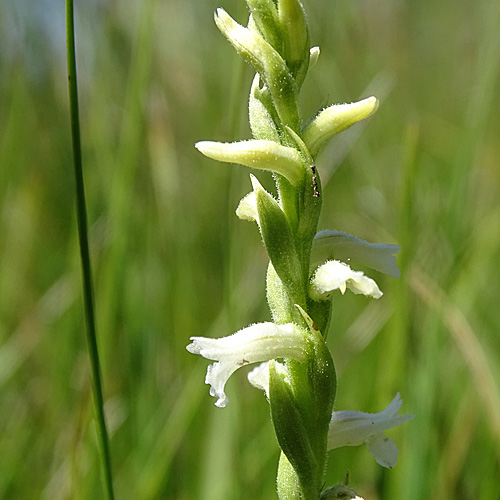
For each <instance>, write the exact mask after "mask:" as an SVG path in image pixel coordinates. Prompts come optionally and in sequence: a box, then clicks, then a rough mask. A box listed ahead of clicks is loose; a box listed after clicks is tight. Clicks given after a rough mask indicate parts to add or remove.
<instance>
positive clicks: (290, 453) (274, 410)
mask: <svg viewBox="0 0 500 500" xmlns="http://www.w3.org/2000/svg"><path fill="white" fill-rule="evenodd" d="M269 402H270V406H271V417H272V420H273V425H274V429H275V432H276V437H277V438H278V442H279V445H280V448H281V449H282V451H283V453H284V454H285V455H286V458H287V459H288V461H289V462H290V464H291V465H292V467H293V469H294V471H295V472H296V474H297V477H298V479H299V483H300V488H301V493H302V497H301V498H311V499H312V498H317V497H318V495H319V488H318V486H320V485H318V478H317V470H318V463H317V461H316V458H315V456H314V451H313V449H312V447H311V443H310V441H309V435H308V432H307V428H306V426H305V425H304V422H303V419H302V415H301V412H300V411H299V409H298V408H297V406H296V403H295V399H294V395H293V393H292V391H291V388H290V386H289V384H288V383H287V382H286V380H285V378H284V375H283V374H282V373H278V371H277V370H276V365H275V362H274V361H270V362H269ZM280 467H282V464H281V461H280ZM280 476H281V481H283V482H284V481H285V479H284V478H283V473H280V472H279V473H278V481H280ZM292 477H293V476H291V474H290V473H288V474H287V479H286V480H287V482H289V481H292ZM295 487H296V485H295ZM278 489H280V488H279V487H278ZM314 495H316V496H314ZM283 498H285V497H283ZM292 498H293V497H292Z"/></svg>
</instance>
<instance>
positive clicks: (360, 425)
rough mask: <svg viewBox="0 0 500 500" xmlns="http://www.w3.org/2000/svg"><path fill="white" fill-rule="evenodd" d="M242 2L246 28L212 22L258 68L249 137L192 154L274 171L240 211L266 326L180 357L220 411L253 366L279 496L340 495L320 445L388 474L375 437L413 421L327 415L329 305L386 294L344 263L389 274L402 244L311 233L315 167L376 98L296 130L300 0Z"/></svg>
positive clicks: (302, 72) (301, 68)
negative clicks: (197, 366) (259, 269)
mask: <svg viewBox="0 0 500 500" xmlns="http://www.w3.org/2000/svg"><path fill="white" fill-rule="evenodd" d="M247 4H248V7H249V10H250V18H249V21H248V25H247V26H246V27H245V26H242V25H240V24H238V23H237V22H236V21H234V20H233V19H232V18H231V17H230V15H229V14H228V13H227V12H226V11H224V10H223V9H220V8H219V9H217V12H216V14H215V22H216V24H217V26H218V28H219V30H220V31H221V32H222V34H223V35H224V36H225V37H226V38H227V39H228V41H229V42H230V43H231V44H232V45H233V46H234V48H235V49H236V51H237V52H238V53H239V54H240V55H241V56H243V58H244V59H245V60H246V61H247V62H248V63H249V64H250V65H251V66H253V68H254V69H255V71H256V74H255V77H254V79H253V82H252V85H251V89H250V98H249V120H250V129H251V132H252V136H253V138H252V139H251V140H246V141H240V142H235V143H221V142H208V141H202V142H198V143H197V144H196V147H197V149H198V150H199V151H200V152H201V153H202V154H204V155H205V156H207V157H209V158H212V159H215V160H218V161H221V162H225V163H236V164H239V165H244V166H247V167H250V168H253V169H255V170H256V171H259V170H266V171H270V172H272V174H273V177H274V179H275V182H276V195H273V194H272V193H269V192H267V191H266V190H265V189H264V188H263V187H262V185H261V184H260V183H259V181H258V180H257V178H256V177H255V176H253V175H252V174H251V175H250V178H251V183H252V188H253V189H252V191H251V192H250V193H249V194H247V195H246V196H245V197H244V198H243V199H242V200H241V201H240V203H239V205H238V208H237V210H236V214H237V215H238V217H240V218H241V219H242V220H247V221H251V222H255V223H256V224H257V226H258V229H259V231H260V233H261V236H262V241H263V243H264V246H265V248H266V250H267V254H268V257H269V265H268V270H267V277H266V292H267V300H268V304H269V308H270V312H271V316H272V322H264V323H258V324H255V325H252V326H250V327H247V328H244V329H242V330H240V331H239V332H237V333H235V334H233V335H231V336H228V337H223V338H220V339H206V338H203V337H192V338H191V340H192V343H191V344H190V345H189V346H188V347H187V349H188V351H189V352H191V353H193V354H200V355H201V356H204V357H205V358H207V359H210V360H212V361H214V364H212V365H210V366H209V368H208V370H207V376H206V379H205V382H206V383H207V384H209V385H210V386H211V388H210V394H211V395H212V396H214V397H216V398H217V401H216V403H215V404H216V406H219V407H224V406H226V404H227V403H228V397H227V396H226V394H225V384H226V382H227V380H228V378H229V377H230V376H231V375H232V374H233V373H234V372H235V371H236V370H238V368H240V367H242V366H245V365H247V364H251V363H259V365H258V366H257V367H255V368H254V369H253V370H252V371H251V372H250V373H249V375H248V378H249V381H250V383H251V384H252V385H254V386H255V387H258V388H260V389H262V390H264V391H265V394H266V397H267V399H268V401H269V404H270V411H271V418H272V421H273V425H274V429H275V432H276V436H277V439H278V443H279V445H280V447H281V450H282V453H281V457H280V460H279V465H278V478H277V489H278V496H279V498H280V499H282V500H285V499H286V500H290V499H297V500H318V499H319V498H320V497H321V498H336V497H335V495H336V494H337V493H338V492H339V491H340V490H342V491H344V490H345V491H347V492H348V493H349V492H353V491H354V490H350V489H349V488H347V486H344V485H337V486H335V487H332V488H328V489H326V490H323V486H324V477H323V475H324V471H325V466H326V460H327V451H328V449H333V448H336V447H338V446H344V445H347V446H348V445H356V444H362V443H365V444H366V445H367V447H368V448H369V450H370V452H371V453H372V454H373V455H374V457H375V458H376V459H377V461H378V462H379V463H380V464H381V465H383V466H384V467H392V466H394V464H395V461H396V459H397V448H396V453H394V448H395V444H394V443H393V442H392V441H390V440H388V439H386V438H385V436H383V435H382V432H383V431H385V430H387V429H389V428H391V427H393V426H395V425H399V424H400V423H403V422H404V421H406V420H409V418H411V417H412V416H408V415H406V416H398V415H396V414H397V411H398V410H399V407H400V406H401V401H400V399H399V395H398V396H397V397H396V399H395V400H394V401H393V402H392V403H391V405H389V407H388V408H387V409H386V410H384V412H381V413H380V414H364V413H361V412H334V411H333V405H334V401H335V395H336V389H337V379H336V374H335V368H334V364H333V360H332V357H331V354H330V351H329V349H328V346H327V344H326V335H327V333H328V328H329V324H330V319H331V311H332V305H331V304H332V300H333V299H334V297H335V296H340V295H341V294H344V293H345V291H346V290H347V289H349V290H350V291H352V292H353V293H355V294H363V295H366V296H368V297H372V298H375V299H378V298H380V297H381V296H382V292H381V291H380V289H379V287H378V285H377V284H376V283H375V281H374V280H372V279H371V278H369V277H367V276H365V275H364V274H363V273H362V272H360V271H357V270H355V269H351V267H350V266H349V265H347V264H345V263H344V262H342V261H343V260H351V258H352V260H353V261H354V262H356V261H358V262H359V263H360V264H362V265H366V266H368V267H371V268H373V269H376V270H377V271H379V272H384V273H386V274H389V275H391V276H396V277H397V276H399V271H398V269H397V266H396V262H395V257H394V254H395V253H397V252H398V251H399V247H398V246H397V245H381V244H371V243H367V242H366V241H364V240H361V239H359V238H356V237H355V236H351V235H349V234H347V233H341V232H338V231H330V230H326V231H319V232H318V227H317V226H318V220H319V215H320V211H321V203H322V198H323V193H322V189H321V180H320V175H319V172H318V169H317V168H316V167H315V165H314V162H315V159H316V157H317V155H318V154H319V152H320V150H321V149H322V147H323V145H324V144H325V143H326V141H328V140H329V139H330V138H331V137H332V136H334V135H335V134H337V133H340V132H342V131H343V130H345V129H346V128H348V127H350V126H352V125H353V124H355V123H356V122H358V121H360V120H363V119H365V118H367V117H369V116H370V115H371V114H373V113H374V112H375V111H376V109H377V107H378V101H377V99H376V98H375V97H368V98H367V99H364V100H362V101H360V102H357V103H352V104H336V105H332V106H330V107H327V108H326V109H324V110H322V111H320V112H318V113H317V114H316V115H315V116H314V117H312V118H311V119H309V120H307V121H306V122H303V120H302V117H301V115H300V109H299V105H298V102H299V100H298V98H299V93H300V89H301V87H302V85H303V83H304V80H305V78H306V75H307V73H308V71H309V70H310V69H311V68H312V67H313V66H314V65H315V63H316V61H317V59H318V57H319V53H320V52H319V49H318V48H317V47H314V48H311V47H310V46H309V30H308V27H307V22H306V17H305V14H304V9H303V6H302V4H301V2H300V1H299V0H247ZM336 290H338V291H340V292H341V293H340V294H338V293H336ZM372 421H373V422H375V424H376V425H375V426H374V427H373V429H374V430H375V431H376V432H374V433H369V429H370V425H367V424H368V423H371V422H372ZM373 429H372V430H373ZM381 436H382V438H381ZM387 443H389V444H387ZM391 443H392V444H391ZM342 488H343V489H342ZM345 491H344V492H345ZM349 495H351V493H349ZM352 495H354V496H351V498H355V494H354V493H352ZM346 498H347V497H346Z"/></svg>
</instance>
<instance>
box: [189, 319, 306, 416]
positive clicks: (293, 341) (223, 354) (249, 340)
mask: <svg viewBox="0 0 500 500" xmlns="http://www.w3.org/2000/svg"><path fill="white" fill-rule="evenodd" d="M191 340H192V341H193V342H192V343H191V344H189V345H188V346H187V347H186V349H187V350H188V351H189V352H191V353H193V354H200V355H201V356H203V357H205V358H207V359H212V360H214V361H216V363H214V364H213V365H211V366H209V367H208V369H207V376H206V378H205V383H207V384H210V385H211V389H210V394H211V395H212V396H214V397H217V398H218V399H217V402H216V403H215V405H216V406H220V407H224V406H226V404H227V397H226V395H225V393H224V386H225V385H226V382H227V380H228V379H229V377H230V376H231V375H232V374H233V373H234V372H235V371H236V370H237V369H238V368H241V367H242V366H244V365H247V364H250V363H258V362H262V361H269V360H270V359H275V358H290V359H294V360H297V361H303V360H304V359H305V357H306V349H307V341H306V332H305V330H303V329H302V328H301V327H299V326H297V325H295V324H293V323H287V324H286V325H276V324H274V323H270V322H268V323H257V324H256V325H252V326H249V327H247V328H244V329H243V330H240V331H238V332H236V333H234V334H233V335H230V336H229V337H223V338H219V339H209V338H205V337H191Z"/></svg>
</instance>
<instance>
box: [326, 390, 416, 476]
mask: <svg viewBox="0 0 500 500" xmlns="http://www.w3.org/2000/svg"><path fill="white" fill-rule="evenodd" d="M402 404H403V401H402V400H401V397H400V395H399V393H398V394H396V397H395V398H394V399H393V400H392V402H391V403H390V404H389V406H388V407H387V408H386V409H385V410H383V411H381V412H380V413H363V412H361V411H334V412H333V414H332V420H331V421H330V429H329V431H328V449H329V450H333V449H335V448H341V447H342V446H358V445H360V444H362V443H365V444H366V447H367V448H368V451H369V452H370V453H371V454H372V455H373V458H375V460H376V461H377V463H378V464H379V465H381V466H382V467H386V468H388V469H392V468H393V467H394V466H395V465H396V462H397V460H398V448H397V446H396V443H395V442H394V441H393V440H392V439H391V438H389V437H387V436H385V435H384V434H383V432H384V431H386V430H388V429H392V428H393V427H396V426H398V425H400V424H402V423H404V422H407V421H408V420H411V419H412V418H413V417H414V415H398V411H399V409H400V408H401V405H402Z"/></svg>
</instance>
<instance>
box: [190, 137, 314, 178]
mask: <svg viewBox="0 0 500 500" xmlns="http://www.w3.org/2000/svg"><path fill="white" fill-rule="evenodd" d="M195 146H196V149H198V151H200V153H202V154H204V155H205V156H207V157H208V158H212V159H214V160H219V161H222V162H226V163H238V164H240V165H245V166H247V167H251V168H256V169H259V170H268V171H271V172H277V173H278V174H281V175H283V176H284V177H285V178H286V179H287V180H289V181H290V183H291V184H293V185H294V186H297V185H298V184H300V182H302V180H303V178H304V171H305V170H304V165H303V160H302V158H301V156H300V153H299V152H298V151H297V150H296V149H294V148H289V147H286V146H282V145H281V144H278V143H276V142H274V141H266V140H257V139H252V140H249V141H239V142H231V143H227V142H212V141H201V142H197V143H196V145H195Z"/></svg>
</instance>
